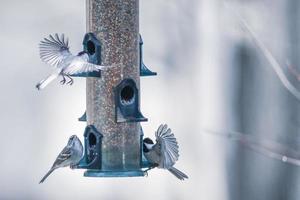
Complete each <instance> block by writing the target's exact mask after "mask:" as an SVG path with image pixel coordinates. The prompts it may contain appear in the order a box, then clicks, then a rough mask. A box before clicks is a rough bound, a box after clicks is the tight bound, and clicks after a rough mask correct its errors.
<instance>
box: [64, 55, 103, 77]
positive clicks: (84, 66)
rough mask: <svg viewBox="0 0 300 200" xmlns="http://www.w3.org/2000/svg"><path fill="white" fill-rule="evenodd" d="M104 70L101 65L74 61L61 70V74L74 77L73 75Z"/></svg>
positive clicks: (78, 60) (79, 60) (80, 60)
mask: <svg viewBox="0 0 300 200" xmlns="http://www.w3.org/2000/svg"><path fill="white" fill-rule="evenodd" d="M104 68H105V67H104V66H101V65H94V64H92V63H89V62H86V61H84V60H82V59H76V60H74V61H73V62H72V63H71V64H70V65H69V66H68V67H66V68H65V69H64V70H63V73H65V74H68V75H74V74H79V73H84V72H94V71H100V70H101V69H104Z"/></svg>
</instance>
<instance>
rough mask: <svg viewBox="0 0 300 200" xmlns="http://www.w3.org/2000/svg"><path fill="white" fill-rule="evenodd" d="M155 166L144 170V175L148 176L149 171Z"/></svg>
mask: <svg viewBox="0 0 300 200" xmlns="http://www.w3.org/2000/svg"><path fill="white" fill-rule="evenodd" d="M153 168H154V167H149V168H148V169H146V170H145V171H143V172H144V176H147V177H148V171H149V170H151V169H153Z"/></svg>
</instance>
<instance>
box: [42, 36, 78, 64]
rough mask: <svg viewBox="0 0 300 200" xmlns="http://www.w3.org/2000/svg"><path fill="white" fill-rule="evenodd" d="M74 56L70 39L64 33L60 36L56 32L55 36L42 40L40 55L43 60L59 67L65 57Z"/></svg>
mask: <svg viewBox="0 0 300 200" xmlns="http://www.w3.org/2000/svg"><path fill="white" fill-rule="evenodd" d="M69 56H72V54H71V53H70V50H69V40H68V38H65V36H64V34H62V35H61V36H60V37H59V36H58V34H57V33H56V34H55V35H54V36H52V35H49V38H44V40H42V41H41V42H40V57H41V59H42V61H44V62H46V63H47V64H49V65H52V66H54V67H57V66H58V65H59V64H60V63H61V62H62V61H63V60H64V59H66V58H68V57H69Z"/></svg>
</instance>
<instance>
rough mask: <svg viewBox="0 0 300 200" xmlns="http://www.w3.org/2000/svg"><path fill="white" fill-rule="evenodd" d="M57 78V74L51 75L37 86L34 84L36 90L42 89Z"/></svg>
mask: <svg viewBox="0 0 300 200" xmlns="http://www.w3.org/2000/svg"><path fill="white" fill-rule="evenodd" d="M57 77H58V74H51V75H50V76H48V77H47V78H45V79H43V80H41V81H40V82H39V83H38V84H36V86H35V87H36V88H37V89H38V90H41V89H44V88H45V87H46V86H47V85H48V84H49V83H51V82H52V81H53V80H54V79H56V78H57Z"/></svg>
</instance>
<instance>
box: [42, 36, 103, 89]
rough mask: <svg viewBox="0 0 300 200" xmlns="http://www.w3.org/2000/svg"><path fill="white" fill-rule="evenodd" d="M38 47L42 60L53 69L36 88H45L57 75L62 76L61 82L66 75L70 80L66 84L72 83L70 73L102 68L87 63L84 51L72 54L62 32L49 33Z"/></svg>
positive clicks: (63, 82)
mask: <svg viewBox="0 0 300 200" xmlns="http://www.w3.org/2000/svg"><path fill="white" fill-rule="evenodd" d="M39 47H40V58H41V59H42V61H44V62H46V63H47V64H49V65H51V66H53V67H54V68H55V70H54V72H53V73H52V74H51V75H49V76H48V77H47V78H45V79H43V80H41V81H40V82H39V83H38V84H37V85H36V88H37V89H38V90H41V89H43V88H45V87H46V86H47V85H48V84H49V83H51V82H52V81H53V80H54V79H56V78H57V77H58V76H62V78H63V80H61V81H60V83H61V84H65V83H66V78H65V77H68V78H69V79H70V80H69V81H68V82H67V84H70V85H72V84H73V79H72V78H71V76H72V75H76V74H80V73H87V72H94V71H99V70H101V69H103V68H104V67H103V66H99V65H94V64H92V63H89V62H88V58H89V57H88V55H87V52H85V51H81V52H79V53H78V54H77V55H76V56H74V55H72V54H71V52H70V50H69V40H68V39H67V38H65V36H64V34H62V35H61V36H60V37H59V36H58V34H55V35H54V36H52V35H49V38H44V40H42V41H41V42H40V45H39Z"/></svg>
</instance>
